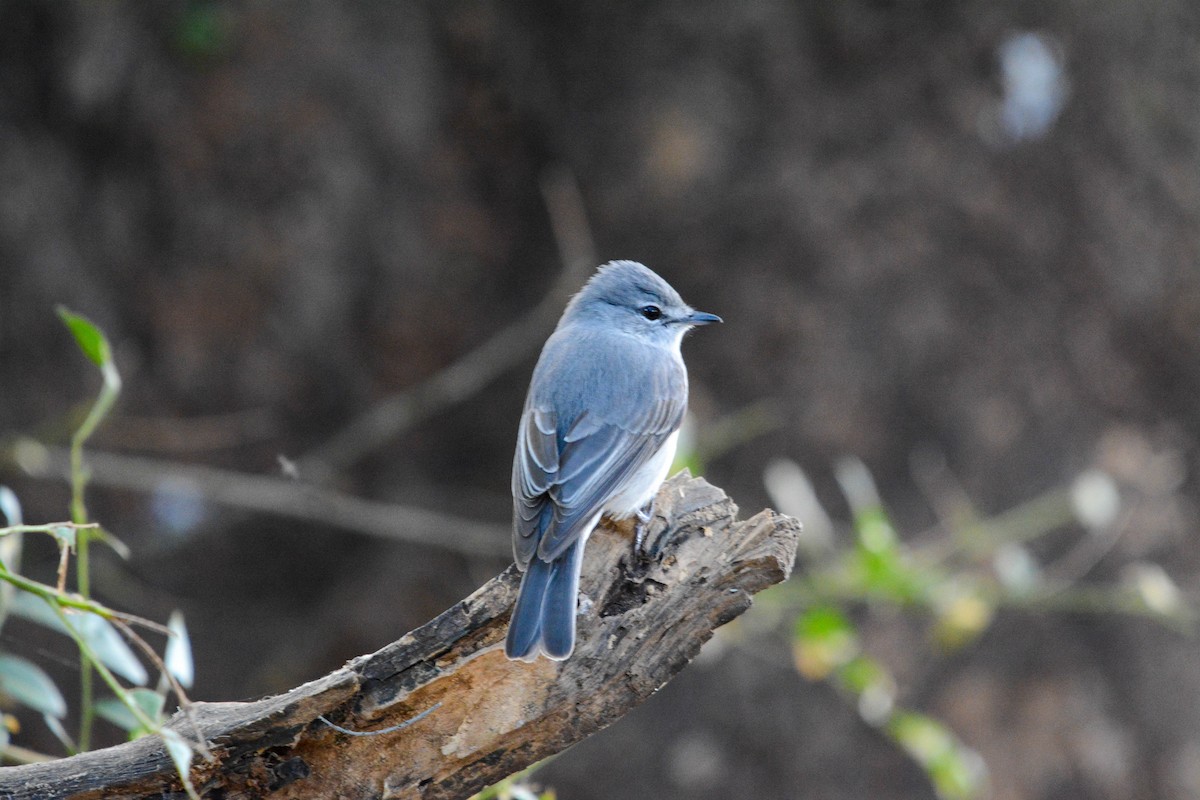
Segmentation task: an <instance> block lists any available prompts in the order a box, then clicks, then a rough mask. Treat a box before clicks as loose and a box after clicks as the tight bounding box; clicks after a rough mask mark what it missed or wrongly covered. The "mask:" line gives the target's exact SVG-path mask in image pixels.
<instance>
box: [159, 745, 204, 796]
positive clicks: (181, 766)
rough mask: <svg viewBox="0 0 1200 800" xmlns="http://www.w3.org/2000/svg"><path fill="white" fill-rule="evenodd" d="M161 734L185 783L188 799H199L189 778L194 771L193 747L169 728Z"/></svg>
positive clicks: (176, 769)
mask: <svg viewBox="0 0 1200 800" xmlns="http://www.w3.org/2000/svg"><path fill="white" fill-rule="evenodd" d="M159 734H160V735H161V736H162V740H163V744H164V745H166V747H167V753H168V754H169V755H170V756H171V761H173V762H175V771H176V772H178V773H179V779H180V780H181V781H183V788H184V790H185V791H187V793H188V797H198V795H197V794H196V789H195V788H194V787H193V786H192V781H191V778H190V777H189V773H191V770H192V755H193V753H192V746H191V745H190V744H188V743H187V742H186V741H184V739H183V737H182V736H180V735H179V734H178V733H176V732H175V731H173V730H171V729H169V728H164V729H163V730H162V731H160V732H159Z"/></svg>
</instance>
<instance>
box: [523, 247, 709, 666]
mask: <svg viewBox="0 0 1200 800" xmlns="http://www.w3.org/2000/svg"><path fill="white" fill-rule="evenodd" d="M721 321H722V320H721V318H720V317H718V316H717V315H716V314H709V313H707V312H704V311H696V310H695V309H693V308H692V307H691V306H689V305H688V304H687V303H685V302H684V301H683V298H681V297H680V296H679V293H678V292H677V291H675V289H673V288H672V287H671V285H670V284H669V283H667V282H666V281H665V280H663V279H662V278H661V277H659V276H658V275H657V274H655V273H654V272H652V271H651V270H650V269H649V268H647V267H646V266H644V265H642V264H639V263H638V262H636V261H610V262H608V263H607V264H604V265H602V266H601V267H599V269H597V270H596V272H595V273H594V274H593V275H592V277H591V278H590V279H589V280H588V281H587V283H585V284H584V286H583V288H582V289H581V290H580V291H579V292H578V293H577V294H576V295H575V296H574V297H572V298H571V300H570V302H568V304H567V307H566V310H565V311H564V312H563V315H562V318H561V319H560V320H559V322H558V325H557V327H556V328H555V329H554V332H553V333H552V334H551V335H550V338H549V339H547V341H546V344H545V346H544V347H543V348H542V352H541V355H540V356H539V358H538V361H537V366H535V367H534V370H533V377H532V379H531V380H530V384H529V392H528V394H527V396H526V399H525V406H524V409H523V411H522V412H521V420H520V424H519V426H518V430H517V446H516V453H515V454H514V456H513V470H512V495H513V556H514V558H515V560H516V563H517V566H518V567H519V568H520V570H521V571H522V573H523V574H522V576H521V586H520V590H519V591H518V595H517V600H516V603H515V605H514V606H513V611H512V616H511V618H510V621H509V625H508V634H507V637H506V639H505V645H504V651H505V654H506V655H507V656H508V658H510V659H512V660H514V661H526V662H533V661H536V660H537V658H538V656H539V655H545V656H546V657H548V658H550V659H552V660H555V661H562V660H565V659H566V658H568V657H569V656H570V655H571V652H572V651H573V650H574V648H575V617H576V603H577V600H578V593H579V575H580V569H581V567H582V564H583V551H584V545H585V544H586V542H587V539H588V536H589V535H590V534H591V532H592V530H593V529H594V528H595V527H596V525H597V524H598V523H599V521H600V517H601V516H602V515H607V516H608V517H610V518H611V519H615V520H621V519H628V518H629V517H631V516H635V515H636V516H637V517H638V520H639V523H638V532H639V534H640V531H641V525H642V524H644V523H645V522H646V521H647V520H649V518H650V514H651V511H652V505H653V501H654V497H655V495H656V494H657V493H658V489H659V486H661V485H662V482H663V480H664V479H665V478H666V477H667V471H668V470H669V469H670V467H671V463H672V461H673V460H674V458H675V449H676V445H677V444H678V441H679V427H680V425H681V424H682V423H683V417H684V413H685V411H686V410H687V401H688V378H687V369H686V368H685V367H684V364H683V356H682V353H681V351H680V345H681V344H682V342H683V337H684V336H685V335H686V334H687V333H688V332H689V331H690V330H692V329H693V328H695V327H697V326H700V325H708V324H710V323H714V322H721ZM637 538H638V539H639V540H640V538H641V537H640V535H639V536H638V537H637ZM639 544H640V542H639ZM635 546H638V545H635Z"/></svg>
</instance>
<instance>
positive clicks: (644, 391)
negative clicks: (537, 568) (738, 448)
mask: <svg viewBox="0 0 1200 800" xmlns="http://www.w3.org/2000/svg"><path fill="white" fill-rule="evenodd" d="M563 333H568V332H564V331H560V332H559V333H556V334H555V336H554V337H551V340H550V341H549V342H547V346H546V349H545V350H544V351H543V353H542V358H541V359H540V360H539V362H538V367H537V370H535V374H534V380H533V382H532V388H531V389H530V395H529V397H528V398H527V399H526V402H525V410H524V413H523V414H522V416H521V423H520V428H519V431H518V434H517V452H516V455H515V457H514V458H513V480H512V490H513V551H514V555H515V556H516V560H517V563H518V564H519V565H520V566H521V567H522V568H524V567H525V566H526V565H528V563H529V561H530V559H532V558H533V557H534V556H535V555H536V556H537V557H538V558H539V559H542V560H547V561H549V560H553V559H554V558H557V557H558V556H560V555H561V554H562V553H564V552H566V550H567V549H568V548H569V547H570V546H571V545H572V543H574V542H575V541H577V540H578V539H579V538H580V537H582V536H584V535H586V534H587V533H588V531H586V530H584V528H586V527H588V525H590V524H591V521H592V520H593V519H594V518H595V516H596V515H597V514H598V513H600V512H601V511H602V510H603V509H604V505H605V503H607V502H608V500H609V499H610V498H612V497H613V496H614V495H616V494H617V493H618V492H619V491H620V490H621V489H622V488H623V487H622V484H623V483H624V482H625V481H626V480H628V479H629V478H630V476H632V475H633V474H634V473H636V472H637V471H638V469H639V468H640V467H642V466H643V465H644V464H646V462H647V461H649V460H650V459H651V458H653V457H654V454H655V453H657V452H658V450H659V448H661V447H662V445H663V443H664V442H665V441H666V440H667V438H668V437H669V436H670V435H671V434H672V433H674V432H675V431H676V430H677V429H678V428H679V425H680V424H681V423H682V421H683V414H684V410H685V409H686V407H687V374H686V373H685V372H684V369H683V364H682V362H681V361H679V360H678V359H677V358H671V357H669V354H668V357H665V358H658V359H655V358H646V359H633V360H632V361H633V362H634V363H630V362H631V359H629V357H628V355H629V351H628V346H629V345H628V343H627V342H617V343H615V346H611V347H610V346H608V345H609V344H612V343H606V342H591V343H590V344H589V347H588V350H587V354H588V358H589V359H590V361H591V363H592V366H593V369H591V370H590V371H589V373H588V374H587V375H586V376H580V375H579V374H578V370H577V356H578V352H579V349H578V348H579V347H580V346H581V342H580V341H579V339H578V338H570V337H565V336H562V335H561V334H563ZM568 368H574V369H575V371H574V372H569V373H568V372H567V369H568ZM581 377H586V378H587V380H581Z"/></svg>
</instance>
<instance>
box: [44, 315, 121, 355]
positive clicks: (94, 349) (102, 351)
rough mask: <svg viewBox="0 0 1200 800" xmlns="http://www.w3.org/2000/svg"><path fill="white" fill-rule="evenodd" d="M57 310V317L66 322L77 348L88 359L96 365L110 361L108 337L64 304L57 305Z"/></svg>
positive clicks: (92, 323) (110, 352) (110, 353)
mask: <svg viewBox="0 0 1200 800" xmlns="http://www.w3.org/2000/svg"><path fill="white" fill-rule="evenodd" d="M57 311H58V316H59V318H60V319H61V320H62V321H63V322H64V323H66V325H67V327H68V328H69V329H70V331H71V334H72V335H73V336H74V337H75V342H76V344H78V345H79V349H80V350H82V351H83V354H84V355H85V356H87V357H88V360H90V361H91V362H92V363H93V364H95V365H96V366H97V367H104V366H106V365H108V364H111V363H112V348H111V347H110V346H109V344H108V339H107V338H106V337H105V336H104V334H103V333H102V332H101V330H100V329H99V328H98V327H96V324H95V323H94V322H92V321H91V320H90V319H88V318H87V317H85V316H83V315H82V314H76V313H75V312H73V311H70V310H69V309H67V308H66V307H65V306H59V307H58V309H57Z"/></svg>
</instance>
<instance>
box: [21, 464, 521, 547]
mask: <svg viewBox="0 0 1200 800" xmlns="http://www.w3.org/2000/svg"><path fill="white" fill-rule="evenodd" d="M40 456H41V457H40V458H38V459H36V462H37V463H34V460H30V461H27V462H25V466H26V471H27V472H28V474H30V475H33V476H34V477H40V478H46V477H51V476H54V477H58V476H61V475H64V474H66V472H67V470H68V469H69V459H68V454H67V452H66V451H65V450H64V449H63V448H58V447H47V448H45V449H44V450H43V451H42V452H41V453H40ZM88 461H89V463H91V465H92V467H93V471H94V474H93V475H92V484H93V485H96V486H108V487H110V488H118V489H132V490H134V491H140V492H149V491H153V490H155V489H157V488H159V487H161V486H162V485H163V481H164V480H170V481H172V482H176V481H178V482H182V483H183V484H185V485H187V484H190V485H191V486H193V487H195V488H196V490H197V491H199V492H200V493H201V494H202V495H203V497H204V498H205V499H206V500H208V501H210V502H213V503H219V504H221V505H226V506H230V507H233V508H239V509H244V510H249V511H258V512H262V513H267V514H277V515H279V516H282V517H287V518H290V519H299V520H303V521H305V522H316V523H321V524H325V525H329V526H331V527H336V528H338V529H340V530H349V531H356V532H358V533H365V534H368V535H371V536H377V537H380V538H383V539H391V540H394V541H396V540H398V541H405V542H410V543H413V544H420V545H424V546H427V547H436V548H440V549H443V550H450V551H453V552H457V553H466V554H468V555H472V556H498V557H504V556H507V555H509V554H510V550H509V544H508V529H507V527H503V526H500V525H490V524H487V523H483V522H477V521H475V520H471V519H466V518H464V517H459V516H455V515H453V514H446V513H442V512H438V511H429V510H426V509H422V508H414V507H412V506H402V505H395V504H391V503H380V502H375V501H371V500H364V499H362V498H358V497H352V496H350V495H346V494H342V493H340V492H335V491H332V490H330V489H322V488H318V487H314V486H308V485H305V484H302V483H297V482H296V481H294V480H284V479H282V478H276V477H273V476H269V475H251V474H246V473H241V472H232V471H229V470H221V469H215V468H213V467H203V466H197V465H193V464H179V463H176V462H172V461H163V460H159V459H150V458H140V457H137V456H126V455H120V454H117V453H101V452H97V451H95V450H89V451H88Z"/></svg>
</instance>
